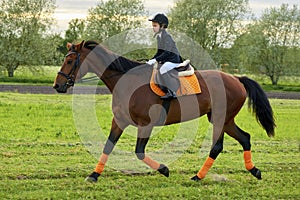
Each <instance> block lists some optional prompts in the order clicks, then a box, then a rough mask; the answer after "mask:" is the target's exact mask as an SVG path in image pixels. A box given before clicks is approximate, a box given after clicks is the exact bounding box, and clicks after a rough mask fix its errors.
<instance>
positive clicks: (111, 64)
mask: <svg viewBox="0 0 300 200" xmlns="http://www.w3.org/2000/svg"><path fill="white" fill-rule="evenodd" d="M84 47H85V48H87V49H89V50H94V49H95V47H99V50H100V51H101V52H102V51H106V52H110V51H109V50H107V49H106V48H105V47H103V46H102V45H100V44H99V43H97V42H95V41H86V42H85V43H84ZM97 50H98V49H97ZM106 63H108V67H107V68H108V69H110V70H115V71H119V72H121V73H126V72H128V71H129V70H131V69H133V68H135V67H138V66H141V65H144V63H140V62H137V61H132V60H129V59H127V58H125V57H123V56H119V55H116V54H114V53H113V59H109V60H107V62H106Z"/></svg>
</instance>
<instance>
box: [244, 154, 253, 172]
mask: <svg viewBox="0 0 300 200" xmlns="http://www.w3.org/2000/svg"><path fill="white" fill-rule="evenodd" d="M244 161H245V167H246V169H247V170H251V169H253V167H254V164H253V162H252V156H251V151H244Z"/></svg>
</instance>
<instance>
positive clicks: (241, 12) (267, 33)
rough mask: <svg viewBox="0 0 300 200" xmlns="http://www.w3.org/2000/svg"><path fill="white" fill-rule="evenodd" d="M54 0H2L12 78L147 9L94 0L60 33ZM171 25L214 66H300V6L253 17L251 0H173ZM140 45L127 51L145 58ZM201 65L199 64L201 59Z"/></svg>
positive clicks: (0, 22) (3, 46)
mask: <svg viewBox="0 0 300 200" xmlns="http://www.w3.org/2000/svg"><path fill="white" fill-rule="evenodd" d="M55 7H56V5H55V0H15V1H10V0H2V1H1V2H0V40H1V43H0V51H1V54H0V67H1V68H3V69H5V70H6V71H7V75H8V76H9V77H12V76H13V75H14V71H15V70H17V69H18V67H19V66H20V65H22V66H28V67H29V68H30V69H31V70H35V69H36V67H35V66H42V65H60V64H61V63H62V60H63V58H64V55H65V53H66V48H65V45H66V43H67V42H74V41H80V40H82V39H84V40H88V39H92V40H96V41H99V42H102V41H105V40H106V39H107V38H110V37H112V36H114V35H117V34H119V33H122V32H124V31H127V30H132V29H136V28H143V27H144V26H145V22H147V18H148V12H147V10H146V9H145V7H144V4H143V1H142V0H108V1H104V0H99V2H98V4H97V6H95V7H92V8H90V9H89V11H88V15H87V17H86V18H85V19H73V20H71V21H70V22H69V24H68V29H67V30H66V31H65V33H64V36H61V35H60V34H57V33H53V32H52V31H51V30H52V28H53V26H54V25H55V20H54V18H53V13H54V10H55ZM167 15H168V17H169V19H170V26H169V29H170V30H174V31H176V32H180V33H184V34H186V35H187V36H188V37H190V38H191V39H192V40H194V41H195V42H197V43H198V44H200V45H201V46H202V48H203V49H204V50H205V51H206V52H208V53H209V55H210V56H211V57H212V59H213V60H214V62H215V64H216V66H217V67H219V68H221V69H223V70H226V71H236V72H239V73H244V72H247V73H248V72H250V73H262V74H265V75H267V76H268V77H270V79H271V81H272V84H274V85H276V84H277V83H278V81H279V78H280V77H281V76H283V75H295V74H296V75H297V74H298V75H299V74H300V73H299V72H300V61H299V59H298V58H299V57H300V31H299V30H300V9H299V7H298V6H297V5H288V4H282V5H281V6H280V7H278V8H275V7H270V8H268V9H265V10H264V12H263V13H262V15H261V16H260V17H258V18H255V17H254V16H253V14H252V13H251V10H250V8H249V2H248V0H212V1H206V0H177V1H175V4H174V6H173V7H172V8H171V9H170V10H169V12H168V13H167ZM152 54H153V51H151V50H149V49H139V50H138V51H134V52H131V53H130V54H128V56H129V57H130V58H132V59H135V60H139V59H141V58H150V57H151V56H152ZM199 68H200V69H201V66H199Z"/></svg>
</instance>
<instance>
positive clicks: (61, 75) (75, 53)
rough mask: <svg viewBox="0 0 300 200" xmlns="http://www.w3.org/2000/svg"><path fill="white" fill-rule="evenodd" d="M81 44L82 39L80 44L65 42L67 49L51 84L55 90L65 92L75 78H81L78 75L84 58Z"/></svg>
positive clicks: (73, 82) (72, 84)
mask: <svg viewBox="0 0 300 200" xmlns="http://www.w3.org/2000/svg"><path fill="white" fill-rule="evenodd" d="M83 44H84V41H82V42H81V43H80V44H71V43H68V44H67V48H68V49H69V51H68V53H67V55H66V56H65V60H64V62H63V64H62V67H61V69H60V71H59V72H58V73H57V76H56V78H55V80H54V84H53V88H54V89H56V91H57V92H59V93H66V92H67V89H68V88H69V87H71V86H74V84H75V79H76V78H78V79H79V78H81V77H79V76H81V75H79V74H78V71H79V68H80V65H81V63H82V61H83V59H84V56H81V53H82V49H83Z"/></svg>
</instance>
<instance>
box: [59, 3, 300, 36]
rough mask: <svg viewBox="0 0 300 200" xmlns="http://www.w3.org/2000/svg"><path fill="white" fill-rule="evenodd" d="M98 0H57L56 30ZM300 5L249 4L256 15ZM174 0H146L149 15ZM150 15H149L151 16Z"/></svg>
mask: <svg viewBox="0 0 300 200" xmlns="http://www.w3.org/2000/svg"><path fill="white" fill-rule="evenodd" d="M98 2H99V1H98V0H56V6H57V8H56V10H55V13H54V17H55V19H56V22H57V26H56V27H55V30H56V31H57V32H64V31H65V30H66V29H67V28H68V22H69V21H70V20H71V19H75V18H80V19H81V18H82V19H83V18H85V17H86V15H87V13H88V9H90V8H92V7H95V6H96V5H97V3H98ZM283 3H287V4H289V5H294V4H296V5H298V6H299V7H300V1H299V0H249V6H250V8H251V10H252V13H254V14H255V16H260V15H261V13H262V11H263V10H265V9H266V8H270V7H279V6H280V5H281V4H283ZM173 4H174V0H144V5H145V9H146V10H147V11H149V15H150V16H151V15H154V14H155V13H158V12H164V13H167V12H168V11H169V10H170V8H171V7H172V5H173ZM150 16H149V17H150Z"/></svg>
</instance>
